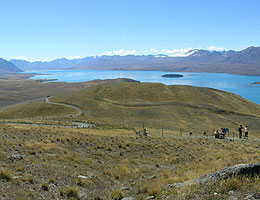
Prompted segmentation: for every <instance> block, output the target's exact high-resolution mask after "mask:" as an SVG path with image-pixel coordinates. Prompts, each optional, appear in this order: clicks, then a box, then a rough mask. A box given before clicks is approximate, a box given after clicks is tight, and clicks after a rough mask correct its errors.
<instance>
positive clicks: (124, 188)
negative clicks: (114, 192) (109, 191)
mask: <svg viewBox="0 0 260 200" xmlns="http://www.w3.org/2000/svg"><path fill="white" fill-rule="evenodd" d="M120 190H130V187H121V188H120Z"/></svg>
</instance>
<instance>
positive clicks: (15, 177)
mask: <svg viewBox="0 0 260 200" xmlns="http://www.w3.org/2000/svg"><path fill="white" fill-rule="evenodd" d="M19 178H23V177H22V176H14V177H13V179H19Z"/></svg>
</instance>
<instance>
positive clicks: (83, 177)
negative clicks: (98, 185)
mask: <svg viewBox="0 0 260 200" xmlns="http://www.w3.org/2000/svg"><path fill="white" fill-rule="evenodd" d="M78 178H82V179H87V178H88V177H87V176H81V175H79V176H78Z"/></svg>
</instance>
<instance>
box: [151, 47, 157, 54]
mask: <svg viewBox="0 0 260 200" xmlns="http://www.w3.org/2000/svg"><path fill="white" fill-rule="evenodd" d="M150 52H151V53H158V50H157V49H153V48H151V49H150Z"/></svg>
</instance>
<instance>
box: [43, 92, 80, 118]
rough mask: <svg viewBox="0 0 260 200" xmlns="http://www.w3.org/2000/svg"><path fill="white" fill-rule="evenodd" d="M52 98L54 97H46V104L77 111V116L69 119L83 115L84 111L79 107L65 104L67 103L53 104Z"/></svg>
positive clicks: (73, 115)
mask: <svg viewBox="0 0 260 200" xmlns="http://www.w3.org/2000/svg"><path fill="white" fill-rule="evenodd" d="M51 97H52V96H50V97H46V98H45V99H44V102H46V103H50V104H53V105H59V106H65V107H69V108H72V109H74V110H76V111H77V113H76V114H70V115H69V117H78V116H80V115H82V114H83V111H82V110H81V109H80V108H79V107H77V106H74V105H70V104H65V103H55V102H51V101H50V98H51Z"/></svg>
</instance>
